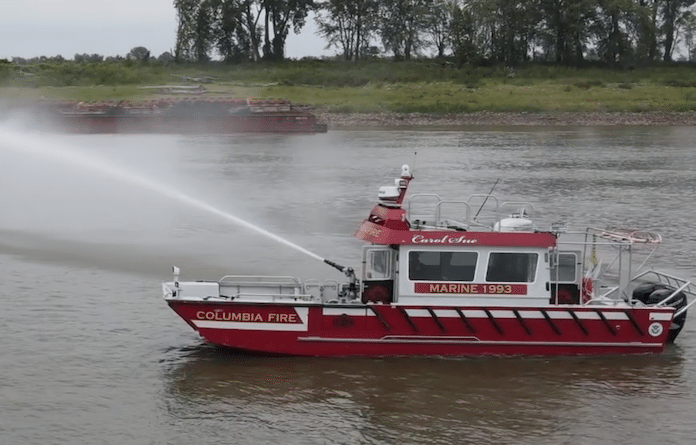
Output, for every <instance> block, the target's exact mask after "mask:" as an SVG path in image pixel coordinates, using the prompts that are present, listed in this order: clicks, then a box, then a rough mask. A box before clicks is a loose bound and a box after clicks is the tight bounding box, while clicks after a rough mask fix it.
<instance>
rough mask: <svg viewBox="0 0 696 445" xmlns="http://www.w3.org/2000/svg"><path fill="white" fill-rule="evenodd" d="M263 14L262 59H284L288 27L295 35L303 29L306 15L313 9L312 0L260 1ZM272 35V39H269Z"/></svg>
mask: <svg viewBox="0 0 696 445" xmlns="http://www.w3.org/2000/svg"><path fill="white" fill-rule="evenodd" d="M262 1H263V3H262V4H263V9H264V12H265V26H264V44H263V53H264V57H265V58H267V59H271V60H283V59H284V58H285V39H286V38H287V36H288V32H289V30H290V26H292V27H293V30H294V31H295V33H299V31H300V29H302V27H304V24H305V20H306V18H307V14H308V13H309V11H310V10H312V9H313V8H314V0H262ZM271 33H272V35H273V36H272V37H271Z"/></svg>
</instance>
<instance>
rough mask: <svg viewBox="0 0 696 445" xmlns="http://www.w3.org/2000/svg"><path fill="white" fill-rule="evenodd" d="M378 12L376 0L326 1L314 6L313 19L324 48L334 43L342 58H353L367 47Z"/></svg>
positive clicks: (361, 53)
mask: <svg viewBox="0 0 696 445" xmlns="http://www.w3.org/2000/svg"><path fill="white" fill-rule="evenodd" d="M378 11H379V4H378V2H377V0H328V1H324V2H322V3H320V4H319V5H318V14H317V16H316V18H315V21H316V23H317V26H318V27H319V35H321V36H322V37H324V38H325V39H326V40H327V42H328V45H327V48H328V47H331V46H335V47H337V48H340V49H341V51H342V54H343V58H344V59H345V60H357V59H359V58H360V57H361V56H363V55H364V52H365V49H367V48H368V46H369V42H370V40H371V38H372V35H373V33H374V31H375V29H376V25H377V22H376V18H377V14H378Z"/></svg>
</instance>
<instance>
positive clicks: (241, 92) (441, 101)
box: [0, 59, 696, 113]
mask: <svg viewBox="0 0 696 445" xmlns="http://www.w3.org/2000/svg"><path fill="white" fill-rule="evenodd" d="M171 86H188V87H192V89H191V90H182V91H178V90H177V89H175V88H174V89H173V88H167V87H171ZM193 87H197V88H195V89H193ZM176 93H179V94H177V96H178V97H192V96H194V94H193V93H196V96H195V97H211V96H235V97H266V98H285V99H289V100H291V101H293V102H299V103H307V104H310V105H314V106H317V107H319V108H321V109H322V110H325V111H330V112H339V113H357V112H399V113H413V112H419V113H467V112H475V111H503V112H557V111H563V112H583V111H631V112H641V111H678V112H683V111H694V110H696V69H694V66H693V65H690V64H682V65H678V64H669V65H655V66H651V67H650V68H632V69H617V68H614V69H609V68H607V67H603V66H596V67H592V66H587V67H584V68H576V67H566V66H558V65H550V64H527V65H525V66H519V67H516V68H511V67H505V66H489V67H484V66H471V65H464V66H456V65H455V64H454V63H452V62H451V61H448V60H447V59H418V60H411V61H394V60H387V59H375V60H365V61H357V62H350V61H343V60H340V59H339V60H301V61H283V62H262V63H242V64H232V65H230V64H225V63H221V62H219V63H213V62H209V63H207V64H176V63H171V62H158V61H133V60H127V59H124V60H115V61H114V60H111V61H105V60H102V61H98V62H89V61H81V62H75V61H68V60H54V59H45V60H41V61H38V62H36V63H26V64H17V63H11V62H5V63H0V99H5V100H7V99H13V98H23V99H38V98H45V99H76V100H147V99H154V98H158V97H172V95H174V94H176ZM181 93H188V94H181Z"/></svg>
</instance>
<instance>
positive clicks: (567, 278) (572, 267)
mask: <svg viewBox="0 0 696 445" xmlns="http://www.w3.org/2000/svg"><path fill="white" fill-rule="evenodd" d="M577 262H578V260H577V256H576V255H575V254H574V253H559V254H558V255H552V256H551V281H553V282H557V283H563V282H565V283H568V282H570V283H574V282H575V277H576V265H577Z"/></svg>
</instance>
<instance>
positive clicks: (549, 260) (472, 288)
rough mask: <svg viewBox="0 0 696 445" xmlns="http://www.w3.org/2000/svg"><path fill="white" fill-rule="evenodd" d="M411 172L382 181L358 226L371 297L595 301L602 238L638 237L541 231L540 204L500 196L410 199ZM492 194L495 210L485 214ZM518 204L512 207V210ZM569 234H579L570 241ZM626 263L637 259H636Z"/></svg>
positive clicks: (492, 302)
mask: <svg viewBox="0 0 696 445" xmlns="http://www.w3.org/2000/svg"><path fill="white" fill-rule="evenodd" d="M410 180H411V175H410V172H409V171H408V167H407V166H404V167H403V170H402V175H401V178H399V179H397V180H396V181H395V185H394V186H389V187H382V188H381V189H380V193H379V202H378V203H377V204H376V205H375V207H374V208H373V209H372V211H371V212H370V216H369V217H368V218H367V219H366V220H365V221H364V222H363V223H362V225H361V226H360V228H359V229H358V230H357V232H356V233H355V236H356V237H357V238H359V239H362V240H365V241H368V242H370V243H371V245H368V246H365V247H364V248H363V252H362V263H363V271H362V275H361V276H360V280H359V282H360V292H359V295H360V296H361V300H362V302H364V303H367V302H375V303H400V304H428V305H434V306H437V305H443V306H453V305H461V304H467V305H473V306H494V307H495V306H501V307H505V306H524V307H539V306H548V305H559V304H580V303H587V302H589V301H590V300H591V299H592V298H593V296H594V292H593V285H594V283H595V281H596V280H597V278H598V277H599V275H598V271H599V269H600V267H599V265H598V264H597V262H596V258H595V257H596V251H595V250H596V248H597V245H598V244H601V243H598V242H597V237H599V238H601V239H602V240H603V241H606V244H616V245H618V246H620V247H619V249H618V250H619V256H622V255H625V252H624V251H627V252H629V253H630V245H631V244H632V243H633V241H635V240H625V239H624V240H622V239H618V238H620V236H619V237H618V238H617V237H616V236H613V235H608V234H609V232H607V231H601V232H600V231H588V232H582V233H580V234H569V233H567V231H566V230H565V229H564V228H562V227H560V226H559V227H555V228H552V229H551V230H549V231H539V230H537V229H536V228H535V227H534V224H533V222H532V219H531V216H532V214H533V212H534V209H533V206H532V205H531V204H529V203H526V202H509V203H501V202H499V201H498V200H497V199H496V198H495V197H494V196H492V195H472V196H471V197H469V198H468V199H467V200H465V201H446V200H443V199H441V198H440V197H439V196H438V195H434V194H420V195H418V194H416V195H413V196H411V197H410V199H409V200H408V202H407V203H404V196H405V190H406V188H407V187H408V183H409V181H410ZM423 202H427V203H428V205H429V209H424V206H423V205H421V204H422V203H423ZM487 203H488V207H487V208H486V209H487V212H485V213H484V214H481V210H482V209H484V207H485V205H486V204H487ZM476 208H478V211H477V212H476V213H475V214H474V212H473V211H472V209H476ZM448 210H449V212H448ZM452 210H454V214H453V215H452V213H453V212H452ZM509 211H512V212H513V213H512V214H509V216H505V215H506V212H509ZM446 212H447V215H449V216H454V217H448V216H446ZM561 235H563V237H566V238H570V240H569V241H568V240H566V241H562V240H561ZM572 235H575V237H574V238H573V237H572ZM653 240H655V239H653ZM658 241H659V240H658ZM622 243H623V244H626V245H628V246H629V247H628V249H624V248H622V247H621V246H622ZM619 263H621V262H619ZM624 263H625V264H630V258H629V259H627V260H626V261H624ZM586 264H587V265H589V267H585V265H586ZM625 264H624V267H625ZM595 266H596V270H592V269H593V267H595ZM588 272H592V274H590V273H588ZM629 273H630V269H629Z"/></svg>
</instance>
